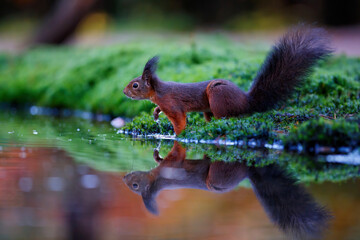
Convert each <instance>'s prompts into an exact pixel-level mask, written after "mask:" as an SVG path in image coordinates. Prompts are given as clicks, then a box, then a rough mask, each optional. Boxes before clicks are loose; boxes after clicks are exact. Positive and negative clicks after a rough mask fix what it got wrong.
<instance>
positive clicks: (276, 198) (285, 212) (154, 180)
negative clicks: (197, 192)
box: [124, 141, 331, 238]
mask: <svg viewBox="0 0 360 240" xmlns="http://www.w3.org/2000/svg"><path fill="white" fill-rule="evenodd" d="M154 160H155V161H156V162H158V163H159V166H157V167H156V168H154V169H152V170H150V171H147V172H142V171H136V172H131V173H129V174H127V175H126V176H125V177H124V182H125V183H126V185H127V186H128V187H129V188H130V189H131V190H132V191H134V192H135V193H137V194H139V195H141V196H142V198H143V202H144V204H145V206H146V208H147V209H148V210H149V211H150V212H151V213H153V214H158V207H157V203H156V199H155V198H156V196H157V195H158V193H159V192H160V191H161V190H163V189H174V188H196V189H203V190H207V191H212V192H220V193H221V192H227V191H230V190H232V189H234V188H235V187H236V186H238V185H239V183H240V182H241V181H242V180H244V179H245V178H249V180H250V182H251V184H252V186H253V189H254V192H255V193H256V196H257V198H258V199H259V201H260V203H261V204H262V206H263V207H264V209H265V211H266V213H267V215H268V216H269V218H270V219H271V220H272V221H273V222H274V224H276V225H277V226H278V227H279V228H280V229H281V230H282V231H284V232H285V233H288V234H289V235H291V236H292V237H295V238H308V237H311V238H313V237H319V235H320V234H321V232H322V230H323V229H324V228H325V227H326V225H327V223H328V221H329V219H330V218H331V215H330V213H329V212H328V211H327V210H326V209H325V208H324V207H322V206H321V205H319V204H318V203H317V202H316V201H315V200H314V199H313V198H312V196H311V195H310V194H309V193H308V192H306V190H305V189H304V188H303V187H302V186H301V185H298V184H296V179H294V178H293V177H291V176H289V174H287V173H286V172H285V171H284V170H282V169H280V168H279V166H277V165H274V164H273V165H269V166H266V167H261V168H256V167H248V166H247V165H246V159H243V161H241V162H239V161H237V162H224V161H215V162H214V161H211V159H210V158H209V157H207V156H206V155H204V156H203V158H202V159H196V160H195V159H186V149H185V148H183V147H182V146H181V145H180V144H179V143H178V142H176V141H175V142H174V146H173V148H172V149H171V151H170V152H169V154H168V155H167V156H166V157H165V158H161V157H160V156H159V153H158V151H157V150H155V151H154Z"/></svg>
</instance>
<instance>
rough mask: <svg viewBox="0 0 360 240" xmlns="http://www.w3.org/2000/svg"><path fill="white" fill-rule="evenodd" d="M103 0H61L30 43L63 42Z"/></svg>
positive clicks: (32, 44)
mask: <svg viewBox="0 0 360 240" xmlns="http://www.w3.org/2000/svg"><path fill="white" fill-rule="evenodd" d="M102 1H103V0H59V2H58V3H57V4H56V5H55V7H54V9H53V11H52V13H51V14H50V15H49V16H48V17H47V18H46V19H45V21H44V23H43V24H42V25H41V26H40V28H39V29H38V31H37V32H36V34H35V36H34V37H33V39H32V40H31V41H30V45H31V46H34V45H40V44H63V43H64V42H66V40H67V39H68V38H69V37H70V36H71V35H72V34H73V33H74V31H75V29H76V27H77V26H78V24H79V23H80V21H81V20H82V19H83V18H84V17H85V16H86V15H87V14H88V13H89V12H90V11H91V10H93V9H94V8H96V6H97V5H98V4H99V3H100V2H102Z"/></svg>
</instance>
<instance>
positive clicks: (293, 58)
mask: <svg viewBox="0 0 360 240" xmlns="http://www.w3.org/2000/svg"><path fill="white" fill-rule="evenodd" d="M328 44H329V41H328V38H327V34H326V32H325V30H323V29H321V28H309V27H306V26H303V25H301V26H298V27H295V28H294V29H292V30H290V31H289V32H288V33H286V34H285V35H284V36H283V37H282V38H281V39H280V40H279V42H278V43H277V44H276V45H275V46H274V47H273V48H272V50H271V51H270V53H269V54H268V56H267V58H266V60H265V62H264V63H263V65H262V67H261V69H260V71H259V72H258V74H257V76H256V77H255V79H254V81H253V84H252V86H251V88H250V90H249V92H248V98H249V105H250V108H249V109H250V110H251V112H264V111H267V110H269V109H272V108H274V107H276V106H277V105H278V104H280V103H282V102H284V101H285V100H286V99H287V98H288V97H289V96H290V95H291V94H292V93H293V91H294V89H295V87H297V86H299V84H300V83H301V82H302V80H303V79H304V78H305V77H306V76H307V75H308V74H309V73H310V71H311V68H312V67H313V65H314V64H315V63H316V62H317V61H318V60H320V59H323V58H324V57H326V56H328V55H329V54H330V53H331V52H332V51H331V48H330V47H329V45H328Z"/></svg>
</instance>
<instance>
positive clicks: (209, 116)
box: [204, 112, 214, 122]
mask: <svg viewBox="0 0 360 240" xmlns="http://www.w3.org/2000/svg"><path fill="white" fill-rule="evenodd" d="M213 116H214V114H213V113H212V112H204V117H205V120H206V121H207V122H210V121H211V118H212V117H213Z"/></svg>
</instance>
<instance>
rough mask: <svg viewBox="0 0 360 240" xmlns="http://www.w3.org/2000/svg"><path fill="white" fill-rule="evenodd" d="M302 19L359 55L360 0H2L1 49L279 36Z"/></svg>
mask: <svg viewBox="0 0 360 240" xmlns="http://www.w3.org/2000/svg"><path fill="white" fill-rule="evenodd" d="M299 22H306V23H314V24H316V25H320V26H325V27H326V28H327V29H328V30H329V31H330V33H331V35H332V36H333V41H334V46H335V47H336V49H337V52H339V53H346V54H347V55H355V56H356V55H360V47H359V45H360V44H358V43H359V42H360V1H359V0H347V1H336V0H272V1H266V0H228V1H222V0H208V1H190V0H168V1H161V0H3V1H2V3H1V9H0V51H3V52H4V51H6V52H19V51H22V50H24V49H28V48H29V47H33V46H36V45H41V44H57V45H58V44H75V45H76V44H79V45H85V46H93V45H107V44H111V43H117V42H121V41H131V39H134V38H136V39H139V38H143V39H144V41H146V37H147V36H149V35H152V34H154V35H159V34H192V33H194V32H219V31H220V32H222V33H224V34H229V35H231V36H234V37H242V38H243V40H251V39H253V38H254V37H256V38H257V39H261V40H263V41H265V42H266V41H268V42H272V41H273V40H274V39H276V37H278V35H279V34H280V33H282V32H283V31H284V28H286V27H288V26H289V25H293V24H296V23H299Z"/></svg>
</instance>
